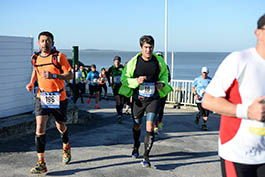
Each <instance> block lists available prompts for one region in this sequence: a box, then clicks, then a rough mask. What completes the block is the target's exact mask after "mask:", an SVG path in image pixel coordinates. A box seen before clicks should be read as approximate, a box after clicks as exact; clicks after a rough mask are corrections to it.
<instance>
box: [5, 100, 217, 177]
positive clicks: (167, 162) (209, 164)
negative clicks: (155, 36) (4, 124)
mask: <svg viewBox="0 0 265 177" xmlns="http://www.w3.org/2000/svg"><path fill="white" fill-rule="evenodd" d="M78 106H80V108H81V109H82V110H83V111H89V112H91V113H92V114H93V118H92V120H91V121H89V123H88V124H86V125H70V126H69V130H70V132H71V138H70V139H71V145H72V162H71V164H69V165H63V164H62V163H61V154H62V150H61V140H60V136H59V134H58V132H57V131H56V130H55V129H51V130H49V131H48V132H47V144H46V154H45V156H46V163H47V167H48V172H47V173H46V174H45V175H46V176H73V177H74V176H78V177H79V176H88V177H138V176H154V177H156V176H157V177H164V176H165V177H171V176H172V177H173V176H174V177H221V171H220V164H219V158H218V156H217V139H218V127H219V116H217V115H211V119H210V120H209V124H208V125H209V131H206V132H204V131H201V130H200V128H199V126H196V125H195V124H194V122H193V120H194V117H195V112H194V111H193V110H180V109H173V108H171V107H167V108H166V111H165V117H164V124H165V127H164V129H163V131H162V132H161V133H160V134H159V135H158V136H156V142H155V143H154V146H153V149H152V152H151V157H150V159H151V164H152V167H151V168H143V167H142V166H141V165H140V161H141V159H136V160H135V159H132V158H131V156H130V154H131V148H132V143H133V141H132V133H131V129H132V128H131V127H132V121H131V118H130V116H125V120H124V122H123V124H118V123H117V120H116V116H115V112H114V111H115V110H114V109H113V107H114V102H113V101H102V102H101V106H102V109H100V110H95V109H93V101H92V103H91V105H89V106H88V105H81V104H78ZM143 135H144V132H142V136H141V141H142V142H143V138H144V136H143ZM140 152H141V154H142V153H143V144H142V145H141V147H140ZM36 160H37V157H36V152H35V146H34V135H26V136H22V137H20V138H18V139H15V140H9V141H6V142H1V144H0V176H3V177H9V176H10V177H11V176H12V177H13V176H15V177H16V176H17V177H23V176H38V175H30V174H29V170H30V168H32V167H33V166H34V164H35V163H36ZM40 176H43V175H40Z"/></svg>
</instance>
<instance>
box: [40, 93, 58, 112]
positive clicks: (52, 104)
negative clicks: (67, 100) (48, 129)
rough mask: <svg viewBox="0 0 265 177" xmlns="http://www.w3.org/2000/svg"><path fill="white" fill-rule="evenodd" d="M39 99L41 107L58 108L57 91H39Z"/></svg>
mask: <svg viewBox="0 0 265 177" xmlns="http://www.w3.org/2000/svg"><path fill="white" fill-rule="evenodd" d="M40 101H41V107H42V108H44V109H45V108H46V109H48V108H51V109H57V108H60V93H59V92H40Z"/></svg>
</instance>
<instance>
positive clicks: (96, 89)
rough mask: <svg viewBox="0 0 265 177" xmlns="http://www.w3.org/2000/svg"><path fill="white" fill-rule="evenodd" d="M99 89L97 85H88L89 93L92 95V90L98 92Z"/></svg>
mask: <svg viewBox="0 0 265 177" xmlns="http://www.w3.org/2000/svg"><path fill="white" fill-rule="evenodd" d="M99 89H100V87H99V85H89V94H90V95H93V94H94V92H95V93H97V92H99Z"/></svg>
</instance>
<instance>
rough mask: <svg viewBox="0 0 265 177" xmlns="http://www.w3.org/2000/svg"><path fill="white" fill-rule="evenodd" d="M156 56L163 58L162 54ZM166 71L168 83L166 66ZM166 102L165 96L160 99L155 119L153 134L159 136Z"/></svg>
mask: <svg viewBox="0 0 265 177" xmlns="http://www.w3.org/2000/svg"><path fill="white" fill-rule="evenodd" d="M156 55H157V56H161V57H163V58H164V56H163V53H162V52H156ZM167 71H168V83H169V82H170V80H171V76H170V71H169V67H168V65H167ZM166 100H167V95H166V96H165V97H163V98H160V110H159V112H158V118H157V119H156V123H155V128H154V132H155V134H159V131H161V130H162V128H163V126H164V124H163V123H162V119H163V117H164V108H165V105H166Z"/></svg>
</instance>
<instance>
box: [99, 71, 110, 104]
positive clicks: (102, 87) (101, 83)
mask: <svg viewBox="0 0 265 177" xmlns="http://www.w3.org/2000/svg"><path fill="white" fill-rule="evenodd" d="M98 83H99V87H100V88H99V92H100V97H101V93H102V90H104V97H103V98H104V99H105V100H108V97H107V93H108V89H107V85H106V83H107V75H106V69H105V68H101V73H100V74H99V79H98Z"/></svg>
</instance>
